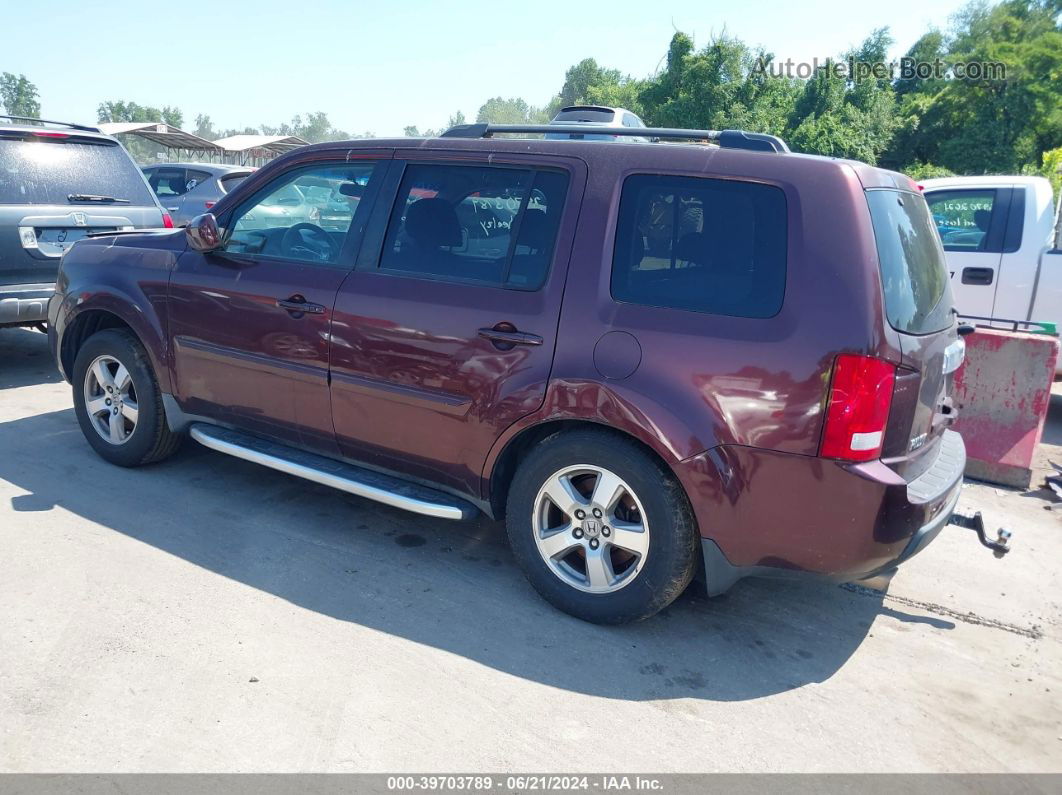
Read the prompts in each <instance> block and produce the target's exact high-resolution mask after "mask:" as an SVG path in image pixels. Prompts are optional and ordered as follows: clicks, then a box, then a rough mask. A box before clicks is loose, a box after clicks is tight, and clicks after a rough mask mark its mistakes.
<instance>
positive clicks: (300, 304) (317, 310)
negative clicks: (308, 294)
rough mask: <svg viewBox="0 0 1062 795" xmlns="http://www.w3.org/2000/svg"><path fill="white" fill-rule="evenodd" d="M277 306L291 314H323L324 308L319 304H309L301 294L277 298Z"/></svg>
mask: <svg viewBox="0 0 1062 795" xmlns="http://www.w3.org/2000/svg"><path fill="white" fill-rule="evenodd" d="M277 306H279V307H280V308H281V309H285V310H287V311H288V312H291V313H293V314H300V315H301V314H307V315H323V314H324V311H325V308H324V307H323V306H321V305H320V304H311V303H310V302H309V301H307V300H306V299H305V298H303V297H302V296H301V295H293V296H291V298H278V299H277Z"/></svg>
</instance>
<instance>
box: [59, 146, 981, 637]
mask: <svg viewBox="0 0 1062 795" xmlns="http://www.w3.org/2000/svg"><path fill="white" fill-rule="evenodd" d="M574 129H577V128H574ZM632 129H634V128H632ZM559 131H560V132H566V130H565V129H564V128H561V129H560V130H559ZM499 132H500V133H507V134H509V135H508V137H501V138H497V137H494V134H495V133H499ZM555 132H558V126H557V125H550V126H512V125H509V126H493V125H491V126H488V125H469V126H462V127H458V128H454V129H453V130H450V131H448V132H447V133H446V134H445V135H444V136H443V137H441V138H438V139H434V140H427V141H425V140H409V139H401V140H374V141H351V142H338V143H325V144H319V145H314V146H308V147H304V148H301V149H298V150H295V151H294V152H291V153H290V154H287V155H285V156H284V157H281V158H278V159H277V160H275V161H273V162H272V163H270V164H269V165H267V166H266V167H264V168H262V169H260V170H259V171H257V172H255V173H254V174H253V175H251V176H250V177H248V178H247V180H246V181H245V182H244V183H243V184H241V185H240V186H239V187H238V188H236V189H235V190H233V191H232V192H231V193H229V194H227V195H226V196H224V197H223V198H221V199H220V200H219V201H218V203H217V205H216V206H215V207H214V208H213V213H211V214H204V215H201V216H199V217H197V218H196V219H195V220H194V221H193V222H192V223H191V224H190V226H189V227H188V228H187V229H186V230H176V231H160V232H152V233H147V234H143V233H141V234H115V235H112V236H104V237H95V238H93V239H89V240H82V241H80V242H78V243H77V244H76V245H75V246H74V247H73V248H71V249H70V250H69V251H68V252H67V253H66V255H65V257H64V260H63V265H62V269H61V272H60V275H59V283H58V286H57V290H56V295H55V297H54V298H53V299H52V301H51V304H50V307H49V320H50V330H49V332H50V338H51V344H52V348H53V351H54V355H55V358H56V361H57V362H58V365H59V368H60V370H61V372H62V373H63V374H64V376H65V377H66V378H67V380H69V381H70V382H71V384H72V385H73V397H74V404H75V409H76V415H77V419H78V422H79V423H80V425H81V428H82V430H83V432H84V435H85V438H86V439H87V440H88V443H89V444H90V445H91V446H92V447H93V448H95V450H96V451H97V452H98V453H99V455H100V456H102V457H103V458H105V459H106V460H108V461H110V462H112V463H114V464H118V465H121V466H138V465H141V464H147V463H151V462H155V461H159V460H161V459H163V458H165V457H167V456H168V455H170V454H171V453H173V451H174V450H175V449H176V447H177V445H178V443H179V442H180V440H181V438H182V436H185V435H190V436H191V437H192V438H193V439H195V440H196V441H197V442H199V443H201V444H203V445H206V446H207V447H209V448H212V449H214V450H217V451H220V452H222V453H226V454H229V455H233V456H236V457H239V458H242V459H245V460H248V461H253V462H257V463H259V464H262V465H264V466H267V467H272V468H274V469H278V470H280V471H282V472H286V473H289V474H291V475H294V476H297V477H301V478H306V479H308V480H311V481H315V482H317V483H323V484H327V485H329V486H332V487H335V488H338V489H343V490H345V491H347V492H350V493H353V494H357V495H361V496H363V497H367V498H369V499H373V500H378V501H380V502H383V503H386V504H388V505H391V506H395V507H398V508H402V509H405V510H408V511H412V512H414V513H419V514H424V515H427V516H433V517H441V518H447V519H465V518H469V517H471V516H473V515H475V514H477V513H479V512H482V513H485V514H487V515H489V516H491V517H496V518H499V519H501V518H504V520H505V522H506V524H507V529H508V535H509V539H510V542H511V545H512V549H513V552H514V554H515V557H516V559H517V561H518V562H519V564H520V565H521V567H522V568H523V570H524V571H525V572H526V575H527V577H528V579H529V580H530V582H531V583H532V585H533V586H534V587H535V588H536V589H537V590H538V591H539V593H541V594H542V596H544V597H545V598H546V599H547V600H549V601H550V602H551V603H552V604H554V605H555V606H557V607H559V608H560V609H562V610H565V611H567V612H569V613H572V614H574V615H576V616H579V617H581V618H584V619H587V620H590V621H594V622H603V623H618V622H624V621H630V620H635V619H641V618H645V617H647V616H650V615H652V614H653V613H655V612H657V611H658V610H660V609H661V608H663V607H664V606H665V605H667V604H668V603H670V602H671V601H672V600H673V599H675V598H676V597H677V596H678V595H679V594H680V593H681V592H682V591H683V589H685V588H686V587H687V585H688V584H689V583H690V581H691V579H692V578H693V577H694V575H695V574H696V573H697V570H698V568H703V572H704V579H705V581H706V583H707V588H708V591H709V593H711V594H717V593H721V592H722V591H724V590H726V589H727V588H728V587H729V586H730V585H732V584H733V583H734V582H735V581H736V580H737V579H739V578H740V577H743V576H746V575H777V574H812V575H820V576H825V577H828V578H830V579H833V580H854V579H859V578H864V577H867V576H870V575H873V574H875V573H877V572H881V571H885V570H888V569H890V568H891V567H893V566H895V565H896V564H898V563H899V562H901V561H903V560H905V559H907V558H909V557H910V556H911V555H913V554H915V553H916V552H918V551H919V550H921V549H922V548H923V547H924V546H925V545H926V544H927V543H928V542H929V541H930V540H931V539H932V538H933V537H934V536H935V535H936V534H937V533H938V532H939V531H940V529H941V528H942V527H943V526H944V525H945V523H947V522H948V520H949V517H950V515H951V513H952V511H953V509H954V507H955V505H956V502H957V500H958V498H959V493H960V488H961V479H962V472H963V466H964V460H965V451H964V447H963V442H962V440H961V438H960V437H959V436H958V435H957V434H956V433H955V432H953V431H951V430H949V429H948V427H947V426H948V425H949V423H950V421H951V418H952V416H953V415H954V410H953V408H952V406H951V402H950V397H949V390H950V379H951V373H952V372H953V371H954V370H955V368H956V367H957V366H958V365H959V363H960V362H961V360H962V357H963V343H962V341H961V339H960V338H959V337H958V336H957V325H956V320H955V315H954V313H953V311H952V303H951V296H950V294H949V288H948V277H947V273H946V271H945V269H944V264H943V263H944V260H943V255H942V250H941V244H940V240H939V237H938V236H937V233H936V230H935V228H934V225H933V220H932V218H931V217H930V214H929V212H928V210H927V207H926V203H925V200H924V199H923V198H922V197H921V196H920V195H919V192H918V190H917V187H916V186H915V185H914V184H913V183H912V182H911V181H910V180H909V179H908V178H907V177H904V176H902V175H900V174H896V173H892V172H889V171H883V170H880V169H877V168H872V167H870V166H868V165H865V164H862V163H856V162H849V161H844V160H835V159H829V158H822V157H810V156H803V155H797V154H792V153H790V152H789V151H788V149H787V147H786V146H785V144H784V143H783V142H781V141H780V140H778V139H776V138H773V137H772V136H767V135H758V134H755V133H744V132H740V131H722V132H716V131H708V130H690V131H676V130H664V129H646V128H637V129H636V132H638V133H639V134H640V135H641V136H649V137H653V138H658V139H670V140H674V139H678V138H689V139H694V140H696V141H699V142H701V143H697V144H681V143H648V142H647V143H631V144H628V145H622V146H620V145H615V144H611V143H607V142H586V141H579V140H559V141H558V140H544V139H542V138H541V136H542V135H543V134H547V133H555ZM520 135H523V136H524V137H523V138H520V137H514V136H520ZM535 135H537V136H540V137H538V138H533V137H532V136H535ZM705 141H712V142H714V143H715V145H709V146H706V145H704V143H703V142H705ZM311 185H312V186H317V187H320V186H321V185H327V186H329V187H330V190H331V191H332V195H334V196H337V197H341V200H342V201H344V202H346V203H347V204H348V206H349V214H348V216H349V220H348V222H347V223H345V224H342V225H338V226H335V225H333V226H330V227H328V228H325V227H323V226H321V225H319V224H317V223H314V222H311V221H307V220H305V219H303V218H301V217H296V216H292V217H290V218H289V219H284V218H283V217H281V216H277V215H275V214H274V215H271V216H270V219H271V220H270V223H269V224H265V225H263V224H262V223H261V222H260V217H261V216H262V213H260V212H259V208H261V207H262V206H271V203H274V202H273V198H274V197H276V196H277V195H278V194H282V193H284V192H285V191H290V190H291V189H292V187H294V188H296V189H299V190H300V191H302V189H303V188H305V187H306V186H311ZM248 219H250V220H248Z"/></svg>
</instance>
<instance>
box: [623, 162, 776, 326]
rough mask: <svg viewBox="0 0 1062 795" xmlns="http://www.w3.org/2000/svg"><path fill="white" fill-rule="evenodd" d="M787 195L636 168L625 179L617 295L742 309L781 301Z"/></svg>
mask: <svg viewBox="0 0 1062 795" xmlns="http://www.w3.org/2000/svg"><path fill="white" fill-rule="evenodd" d="M786 240H787V238H786V202H785V194H784V193H783V192H782V191H781V189H780V188H776V187H773V186H770V185H761V184H755V183H750V182H740V181H737V180H720V179H708V178H700V177H673V176H650V175H635V176H631V177H628V178H627V180H626V181H625V182H624V184H623V194H622V196H621V198H620V209H619V220H618V222H617V225H616V248H615V253H614V255H613V261H612V297H613V298H615V299H616V300H617V301H624V302H626V303H632V304H645V305H648V306H658V307H666V308H670V309H684V310H688V311H691V312H705V313H710V314H718V315H732V316H737V317H755V318H765V317H772V316H773V315H776V314H777V313H778V311H779V310H780V309H781V308H782V299H783V296H784V294H785V281H786V246H787V242H786Z"/></svg>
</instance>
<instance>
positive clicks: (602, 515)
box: [506, 430, 697, 624]
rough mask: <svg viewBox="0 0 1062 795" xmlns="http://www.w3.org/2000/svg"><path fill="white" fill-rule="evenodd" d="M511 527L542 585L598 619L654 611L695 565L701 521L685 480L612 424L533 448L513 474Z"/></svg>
mask: <svg viewBox="0 0 1062 795" xmlns="http://www.w3.org/2000/svg"><path fill="white" fill-rule="evenodd" d="M562 503H563V504H562ZM506 525H507V529H508V533H509V543H510V544H511V545H512V548H513V553H514V555H515V556H516V559H517V561H518V562H519V564H520V566H521V568H522V569H523V570H524V573H525V574H526V576H527V579H528V580H529V581H530V583H531V585H532V586H533V587H534V588H535V590H536V591H538V592H539V594H541V595H542V597H543V598H544V599H546V601H548V602H549V603H550V604H552V605H553V606H554V607H557V608H558V609H560V610H563V611H564V612H566V613H570V614H571V615H573V616H576V617H577V618H581V619H584V620H586V621H591V622H593V623H597V624H623V623H627V622H630V621H639V620H641V619H644V618H648V617H649V616H651V615H653V614H655V613H657V612H658V611H660V610H662V609H663V608H664V607H666V606H667V605H669V604H670V603H671V602H673V601H674V600H675V599H676V598H677V597H678V596H679V594H681V593H682V592H683V591H684V590H685V589H686V586H688V585H689V583H690V580H691V579H692V578H693V574H694V572H695V570H696V564H697V529H696V522H695V520H694V517H693V512H692V510H691V509H690V506H689V501H688V499H687V498H686V493H685V492H684V491H683V489H682V487H681V485H679V483H678V481H676V480H675V478H674V476H673V475H672V474H671V473H670V472H668V471H667V470H666V469H665V468H664V467H663V466H662V465H661V464H660V463H659V462H658V461H657V460H656V459H654V458H653V457H652V456H650V455H649V454H648V453H646V451H645V450H644V449H643V448H642V447H641V446H640V445H638V444H637V443H636V442H634V441H633V440H631V439H627V438H625V437H623V436H621V435H619V434H615V433H610V432H608V431H596V430H579V431H571V432H561V433H557V434H554V435H553V436H550V437H548V438H546V439H544V440H543V441H542V442H540V443H539V444H538V445H537V446H536V447H534V448H533V449H532V450H531V452H530V454H528V456H527V457H526V458H525V459H524V461H523V462H522V463H521V465H520V467H519V469H518V470H517V472H516V475H515V476H514V478H513V482H512V486H511V488H510V491H509V499H508V504H507V507H506Z"/></svg>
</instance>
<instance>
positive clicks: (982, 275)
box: [962, 268, 995, 284]
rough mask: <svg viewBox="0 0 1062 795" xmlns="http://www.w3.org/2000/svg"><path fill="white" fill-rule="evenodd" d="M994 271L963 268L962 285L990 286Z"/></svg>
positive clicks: (990, 269)
mask: <svg viewBox="0 0 1062 795" xmlns="http://www.w3.org/2000/svg"><path fill="white" fill-rule="evenodd" d="M994 276H995V271H994V270H992V268H963V269H962V283H963V284H991V283H992V278H993V277H994Z"/></svg>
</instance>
